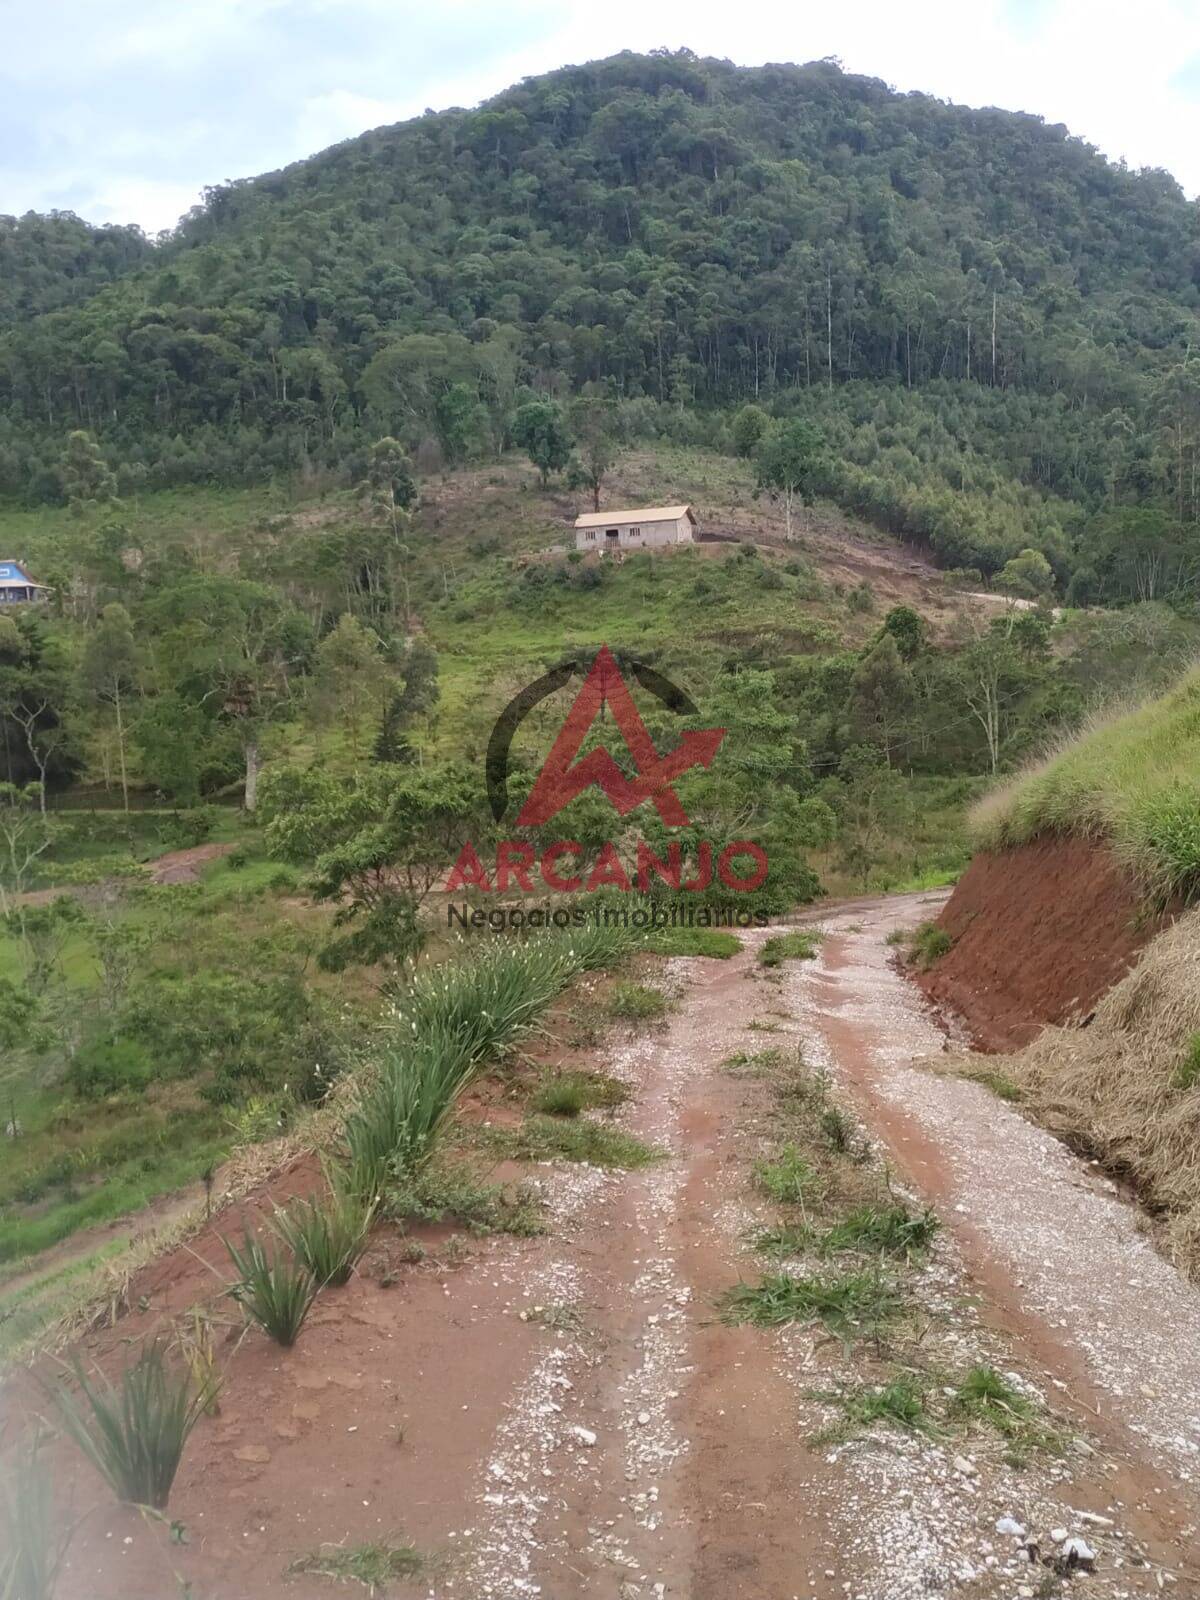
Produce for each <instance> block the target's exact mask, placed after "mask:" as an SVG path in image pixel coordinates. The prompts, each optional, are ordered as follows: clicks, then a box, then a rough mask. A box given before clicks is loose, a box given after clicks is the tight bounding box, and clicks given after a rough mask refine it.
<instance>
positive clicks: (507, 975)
mask: <svg viewBox="0 0 1200 1600" xmlns="http://www.w3.org/2000/svg"><path fill="white" fill-rule="evenodd" d="M629 939H630V936H629V934H628V933H626V932H625V931H624V930H613V929H609V928H602V927H587V928H579V929H573V930H572V931H571V933H570V935H569V936H568V935H564V936H562V937H561V938H547V939H540V940H537V941H534V942H531V943H529V944H515V945H514V944H498V945H495V946H492V947H489V948H487V949H485V950H484V951H482V952H481V953H480V954H478V955H475V956H472V957H471V958H469V959H467V960H465V961H461V962H455V963H453V964H450V963H448V964H447V965H445V966H442V967H436V968H434V969H432V970H431V971H430V972H428V973H423V974H421V975H420V976H419V977H418V978H416V979H415V980H414V981H413V982H412V983H411V984H409V986H408V987H407V988H406V989H405V990H403V991H402V992H401V993H400V994H399V995H398V996H397V997H396V1009H395V1020H394V1031H393V1038H392V1041H391V1043H390V1044H389V1045H388V1047H387V1049H386V1050H385V1052H384V1055H383V1058H382V1060H381V1062H380V1070H379V1076H378V1078H377V1080H376V1082H375V1084H374V1085H373V1086H372V1088H371V1089H370V1090H368V1092H367V1093H366V1094H365V1095H364V1096H363V1099H362V1101H361V1102H360V1104H359V1105H358V1107H357V1108H356V1109H355V1111H354V1112H352V1113H351V1115H350V1116H349V1117H348V1118H347V1121H346V1128H345V1138H346V1145H347V1152H348V1156H349V1165H348V1172H349V1179H348V1181H349V1183H350V1186H351V1187H352V1188H353V1189H354V1191H355V1192H356V1193H358V1194H359V1195H361V1196H363V1197H364V1198H366V1199H371V1198H374V1197H376V1196H378V1195H379V1194H381V1192H382V1190H383V1189H384V1187H385V1186H386V1184H387V1182H388V1181H389V1179H390V1178H392V1177H395V1178H399V1179H401V1180H404V1181H406V1180H409V1179H411V1178H412V1176H413V1175H414V1174H415V1173H417V1172H419V1170H420V1169H421V1167H422V1166H423V1165H424V1164H425V1162H426V1161H428V1159H429V1157H430V1155H431V1154H432V1153H433V1150H434V1148H435V1146H436V1143H437V1140H438V1137H439V1135H440V1133H441V1131H442V1129H443V1128H444V1126H445V1124H446V1122H447V1121H448V1119H449V1117H450V1115H451V1114H452V1112H453V1110H454V1105H455V1102H456V1101H457V1099H458V1097H459V1095H460V1094H461V1093H462V1091H463V1090H464V1089H465V1088H466V1086H467V1084H468V1083H470V1081H471V1079H472V1078H473V1077H474V1075H475V1073H476V1072H477V1071H478V1069H479V1066H480V1064H481V1063H482V1062H483V1061H484V1060H485V1059H486V1058H487V1057H488V1056H489V1055H493V1054H495V1052H496V1051H498V1050H501V1049H503V1048H504V1047H505V1046H506V1045H508V1044H510V1043H511V1042H512V1041H513V1040H514V1039H516V1038H518V1037H519V1036H520V1035H521V1034H522V1033H524V1032H526V1031H527V1030H528V1029H529V1028H531V1027H532V1026H533V1024H534V1021H535V1019H536V1018H537V1016H538V1014H539V1013H540V1012H542V1011H544V1010H545V1008H546V1006H548V1005H549V1003H550V1001H551V1000H552V999H553V998H554V997H555V995H557V994H558V993H559V992H560V991H561V990H562V989H563V988H564V987H565V986H566V984H567V983H568V982H569V981H570V980H571V978H572V977H574V976H575V975H576V973H579V972H584V971H589V970H591V969H592V968H593V967H598V966H603V965H604V964H605V963H606V962H608V961H611V960H612V959H613V958H614V956H615V955H616V954H618V953H619V952H620V950H622V949H623V948H625V947H627V945H628V943H629Z"/></svg>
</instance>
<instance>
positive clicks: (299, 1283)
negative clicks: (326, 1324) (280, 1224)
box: [224, 1231, 320, 1349]
mask: <svg viewBox="0 0 1200 1600" xmlns="http://www.w3.org/2000/svg"><path fill="white" fill-rule="evenodd" d="M224 1244H225V1248H226V1250H228V1251H229V1254H230V1257H231V1259H232V1261H233V1265H234V1268H235V1269H236V1271H237V1275H238V1276H237V1281H236V1283H234V1284H233V1285H232V1287H231V1288H230V1290H229V1293H230V1295H231V1296H232V1298H233V1299H234V1300H236V1301H237V1302H238V1304H239V1305H240V1306H241V1308H242V1310H243V1311H244V1312H245V1313H246V1315H247V1316H248V1317H249V1318H250V1319H251V1320H252V1321H253V1322H256V1323H257V1324H258V1326H259V1327H260V1328H262V1330H263V1331H264V1333H268V1334H270V1336H271V1338H272V1339H274V1340H275V1341H276V1343H277V1344H281V1345H283V1346H284V1348H285V1349H287V1348H289V1347H290V1346H291V1345H293V1344H295V1342H296V1338H297V1336H298V1334H299V1332H300V1329H301V1328H302V1327H303V1326H304V1319H305V1317H307V1316H308V1313H309V1309H310V1307H311V1306H312V1303H313V1301H314V1300H315V1299H316V1295H317V1290H318V1288H319V1287H320V1286H319V1284H318V1283H317V1280H316V1279H315V1278H314V1277H313V1275H312V1273H311V1272H310V1271H309V1270H308V1268H307V1267H306V1266H303V1265H302V1264H301V1263H300V1262H299V1261H297V1260H296V1259H295V1258H294V1257H293V1256H291V1255H285V1254H284V1252H283V1251H282V1250H279V1249H276V1250H274V1251H273V1252H272V1254H271V1255H270V1256H268V1255H267V1252H266V1251H265V1250H264V1249H263V1247H262V1243H261V1241H260V1240H258V1239H256V1238H254V1236H253V1235H252V1234H251V1233H250V1232H249V1231H247V1232H246V1233H245V1234H244V1235H243V1239H242V1243H241V1245H240V1246H238V1245H235V1244H234V1243H233V1242H232V1240H230V1239H226V1240H225V1241H224Z"/></svg>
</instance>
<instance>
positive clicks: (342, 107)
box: [296, 89, 411, 155]
mask: <svg viewBox="0 0 1200 1600" xmlns="http://www.w3.org/2000/svg"><path fill="white" fill-rule="evenodd" d="M409 115H411V113H410V111H409V109H408V102H407V101H404V100H377V99H375V98H374V97H373V96H371V95H369V94H356V93H355V92H354V91H353V90H351V89H331V90H329V92H328V93H326V94H316V95H310V96H309V98H308V99H307V100H306V101H305V102H304V105H303V109H302V110H301V112H300V115H299V117H298V118H297V120H296V136H297V143H298V146H299V148H298V151H297V154H303V155H307V154H309V153H310V152H311V151H314V150H324V149H326V148H327V147H328V146H329V145H331V144H338V143H339V142H340V141H341V140H342V139H349V138H352V137H353V136H354V135H355V134H358V133H365V132H366V131H367V130H368V129H369V128H381V127H383V126H384V125H385V124H386V123H391V122H400V121H402V120H403V119H404V118H405V117H407V116H409Z"/></svg>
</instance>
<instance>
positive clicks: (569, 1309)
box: [520, 1302, 583, 1333]
mask: <svg viewBox="0 0 1200 1600" xmlns="http://www.w3.org/2000/svg"><path fill="white" fill-rule="evenodd" d="M520 1316H521V1321H522V1322H534V1323H536V1324H537V1325H538V1327H539V1328H545V1329H547V1330H548V1331H549V1332H550V1333H579V1332H580V1331H581V1329H582V1328H583V1318H582V1317H581V1316H580V1314H579V1312H578V1311H577V1310H576V1309H575V1307H574V1306H569V1305H563V1304H562V1303H561V1302H559V1303H556V1304H554V1305H549V1306H530V1307H529V1309H528V1310H526V1311H522V1312H521V1313H520Z"/></svg>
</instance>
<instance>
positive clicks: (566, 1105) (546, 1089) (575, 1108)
mask: <svg viewBox="0 0 1200 1600" xmlns="http://www.w3.org/2000/svg"><path fill="white" fill-rule="evenodd" d="M585 1103H586V1102H585V1100H584V1093H583V1085H582V1084H581V1083H580V1082H579V1081H578V1079H576V1078H551V1079H550V1080H549V1082H548V1083H546V1084H544V1085H543V1086H542V1087H541V1088H540V1089H539V1090H538V1092H537V1093H536V1094H535V1095H534V1097H533V1105H534V1109H535V1110H537V1111H540V1112H542V1113H543V1115H545V1116H548V1117H577V1116H578V1115H579V1113H580V1112H581V1111H582V1110H583V1108H584V1105H585Z"/></svg>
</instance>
